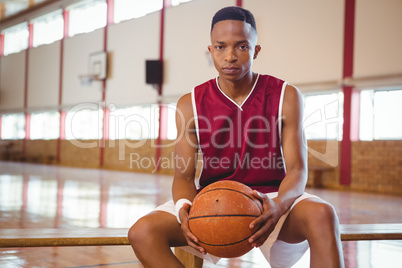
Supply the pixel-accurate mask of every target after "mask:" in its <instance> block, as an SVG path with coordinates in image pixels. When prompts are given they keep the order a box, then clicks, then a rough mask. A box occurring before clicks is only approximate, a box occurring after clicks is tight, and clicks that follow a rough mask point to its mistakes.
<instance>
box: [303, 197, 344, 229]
mask: <svg viewBox="0 0 402 268" xmlns="http://www.w3.org/2000/svg"><path fill="white" fill-rule="evenodd" d="M307 215H308V217H307V219H308V220H307V223H308V226H309V229H310V230H316V229H317V228H318V229H320V230H321V231H330V232H332V231H336V232H338V217H337V215H336V211H335V209H334V207H333V206H332V205H331V204H329V203H326V202H314V203H313V204H311V208H310V209H309V211H308V213H307Z"/></svg>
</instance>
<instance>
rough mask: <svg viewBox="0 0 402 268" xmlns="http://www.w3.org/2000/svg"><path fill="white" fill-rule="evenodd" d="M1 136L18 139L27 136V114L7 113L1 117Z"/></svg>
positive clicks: (6, 138) (5, 138) (4, 138)
mask: <svg viewBox="0 0 402 268" xmlns="http://www.w3.org/2000/svg"><path fill="white" fill-rule="evenodd" d="M1 138H2V139H3V140H18V139H24V138H25V115H24V114H5V115H3V116H2V118H1Z"/></svg>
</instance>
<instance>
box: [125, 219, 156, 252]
mask: <svg viewBox="0 0 402 268" xmlns="http://www.w3.org/2000/svg"><path fill="white" fill-rule="evenodd" d="M152 226H153V224H152V222H151V221H150V220H148V219H146V218H141V219H139V220H138V221H137V222H136V223H134V225H133V226H131V228H130V230H129V231H128V240H129V241H130V244H131V246H132V247H133V249H134V250H135V249H141V248H144V246H146V243H147V241H149V238H150V237H151V236H152V233H153V230H152V229H153V227H152Z"/></svg>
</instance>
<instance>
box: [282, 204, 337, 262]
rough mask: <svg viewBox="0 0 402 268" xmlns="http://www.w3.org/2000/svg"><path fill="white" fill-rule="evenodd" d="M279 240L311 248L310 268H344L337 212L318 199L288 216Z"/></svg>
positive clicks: (297, 205)
mask: <svg viewBox="0 0 402 268" xmlns="http://www.w3.org/2000/svg"><path fill="white" fill-rule="evenodd" d="M278 239H280V240H283V241H285V242H288V243H299V242H302V241H304V240H305V239H307V241H308V242H309V245H310V267H312V268H316V267H317V268H322V267H326V268H332V267H334V268H335V267H336V268H339V267H344V260H343V252H342V244H341V240H340V232H339V221H338V217H337V215H336V213H335V210H334V208H333V207H332V206H331V205H330V204H328V203H326V202H324V201H322V200H320V199H317V198H307V199H304V200H302V201H300V202H299V203H298V204H296V205H295V207H294V208H293V209H292V211H291V212H290V213H289V216H288V218H287V219H286V221H285V223H284V225H283V228H282V230H281V232H280V234H279V237H278Z"/></svg>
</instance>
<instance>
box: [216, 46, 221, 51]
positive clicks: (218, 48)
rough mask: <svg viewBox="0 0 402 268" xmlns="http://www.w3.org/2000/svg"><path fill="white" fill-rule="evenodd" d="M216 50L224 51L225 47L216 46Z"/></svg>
mask: <svg viewBox="0 0 402 268" xmlns="http://www.w3.org/2000/svg"><path fill="white" fill-rule="evenodd" d="M215 49H217V50H222V49H223V46H215Z"/></svg>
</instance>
